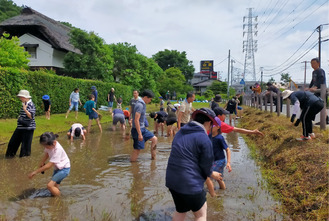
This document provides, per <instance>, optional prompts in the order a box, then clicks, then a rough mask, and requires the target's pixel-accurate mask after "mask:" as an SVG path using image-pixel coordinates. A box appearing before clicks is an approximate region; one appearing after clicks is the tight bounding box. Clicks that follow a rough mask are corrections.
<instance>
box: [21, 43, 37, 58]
mask: <svg viewBox="0 0 329 221" xmlns="http://www.w3.org/2000/svg"><path fill="white" fill-rule="evenodd" d="M21 46H23V47H24V48H25V51H27V52H28V53H29V54H30V55H31V57H30V58H33V59H37V47H39V44H28V43H24V44H22V45H21Z"/></svg>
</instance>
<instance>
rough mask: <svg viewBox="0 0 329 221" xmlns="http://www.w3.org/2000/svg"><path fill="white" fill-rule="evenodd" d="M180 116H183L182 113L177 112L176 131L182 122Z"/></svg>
mask: <svg viewBox="0 0 329 221" xmlns="http://www.w3.org/2000/svg"><path fill="white" fill-rule="evenodd" d="M182 116H183V112H179V113H178V119H177V124H178V125H177V126H178V130H180V124H181V121H182Z"/></svg>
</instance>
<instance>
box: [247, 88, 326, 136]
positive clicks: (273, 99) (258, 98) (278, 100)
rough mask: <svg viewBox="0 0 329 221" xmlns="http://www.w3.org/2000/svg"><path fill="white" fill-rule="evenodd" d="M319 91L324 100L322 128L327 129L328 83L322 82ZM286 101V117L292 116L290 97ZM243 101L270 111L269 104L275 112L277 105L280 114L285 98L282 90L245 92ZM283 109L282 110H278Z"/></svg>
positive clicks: (321, 117) (321, 113)
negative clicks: (277, 91) (258, 92)
mask: <svg viewBox="0 0 329 221" xmlns="http://www.w3.org/2000/svg"><path fill="white" fill-rule="evenodd" d="M317 92H320V93H321V98H322V100H324V108H323V109H322V110H321V112H320V129H321V130H325V129H326V107H327V104H326V102H327V100H326V93H328V91H327V88H326V85H325V84H322V85H321V89H318V91H317ZM285 102H286V105H285V106H286V110H285V112H286V117H287V118H290V99H287V100H285ZM242 103H243V104H244V105H246V106H250V107H254V108H257V109H259V110H263V108H264V111H268V110H267V108H268V105H269V111H270V112H271V113H273V107H276V111H275V112H276V113H277V115H278V116H280V114H281V112H282V108H283V100H282V95H281V91H279V93H274V92H272V91H271V93H269V94H268V95H266V94H264V93H261V94H258V95H255V94H245V95H244V96H243V101H242ZM278 110H281V111H278Z"/></svg>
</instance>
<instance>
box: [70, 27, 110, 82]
mask: <svg viewBox="0 0 329 221" xmlns="http://www.w3.org/2000/svg"><path fill="white" fill-rule="evenodd" d="M70 37H71V38H70V42H71V44H72V45H73V46H74V47H75V48H78V49H79V50H80V51H81V54H78V53H74V52H69V53H67V54H66V55H65V57H64V67H65V73H66V74H67V75H69V76H72V77H76V78H88V79H95V80H103V81H111V80H113V77H112V67H113V57H112V50H111V49H110V47H109V46H108V45H106V44H105V42H104V40H103V39H102V38H100V37H98V36H97V35H96V34H95V33H94V32H90V33H87V32H85V31H82V30H81V29H78V28H73V29H72V31H71V32H70Z"/></svg>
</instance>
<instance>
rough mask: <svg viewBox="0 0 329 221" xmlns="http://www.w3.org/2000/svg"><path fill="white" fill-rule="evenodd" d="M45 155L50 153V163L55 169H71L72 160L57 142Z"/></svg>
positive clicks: (46, 150)
mask: <svg viewBox="0 0 329 221" xmlns="http://www.w3.org/2000/svg"><path fill="white" fill-rule="evenodd" d="M45 153H48V156H49V162H52V163H54V166H55V169H59V170H61V169H63V168H70V167H71V164H70V159H69V157H68V156H67V154H66V152H65V150H64V149H63V147H62V146H61V145H60V144H59V143H58V142H57V141H56V146H55V147H54V148H52V149H47V148H45Z"/></svg>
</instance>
